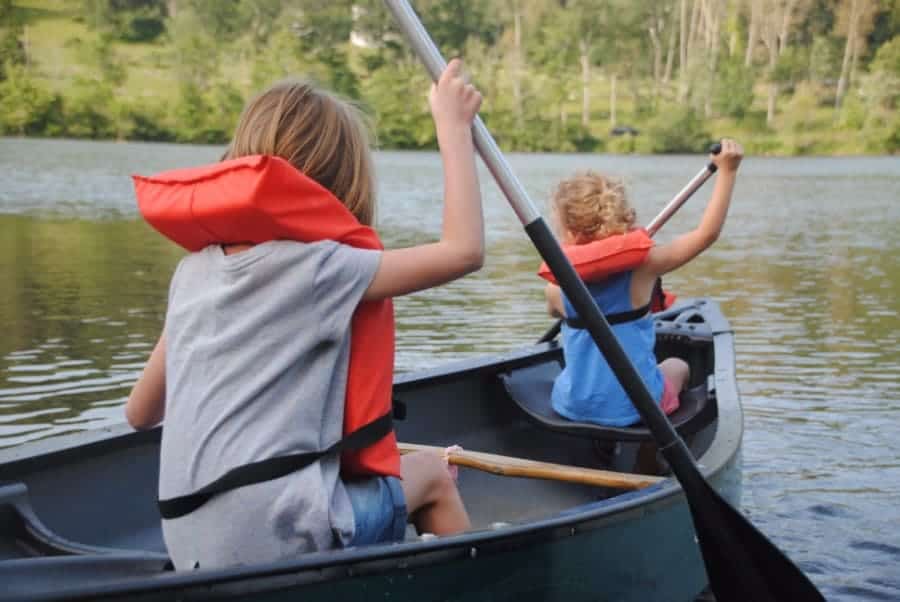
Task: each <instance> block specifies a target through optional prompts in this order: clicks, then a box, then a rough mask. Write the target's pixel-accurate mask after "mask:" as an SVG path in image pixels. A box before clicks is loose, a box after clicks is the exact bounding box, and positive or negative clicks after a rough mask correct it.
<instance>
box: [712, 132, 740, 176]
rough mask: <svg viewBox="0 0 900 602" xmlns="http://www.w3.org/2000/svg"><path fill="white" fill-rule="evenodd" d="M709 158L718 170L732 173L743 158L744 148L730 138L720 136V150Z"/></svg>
mask: <svg viewBox="0 0 900 602" xmlns="http://www.w3.org/2000/svg"><path fill="white" fill-rule="evenodd" d="M710 158H711V159H712V162H713V163H715V165H716V167H718V168H719V170H720V171H724V172H730V173H734V172H736V171H737V168H738V166H740V164H741V159H743V158H744V148H743V147H742V146H741V145H740V144H738V143H737V142H735V141H734V140H731V139H730V138H722V150H721V151H719V154H718V155H711V157H710Z"/></svg>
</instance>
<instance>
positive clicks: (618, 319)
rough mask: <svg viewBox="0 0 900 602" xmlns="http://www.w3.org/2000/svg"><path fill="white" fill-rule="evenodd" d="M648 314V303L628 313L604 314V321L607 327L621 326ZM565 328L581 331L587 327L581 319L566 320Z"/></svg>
mask: <svg viewBox="0 0 900 602" xmlns="http://www.w3.org/2000/svg"><path fill="white" fill-rule="evenodd" d="M648 313H650V304H649V303H648V304H647V305H642V306H641V307H638V308H637V309H632V310H630V311H620V312H616V313H614V314H604V317H605V318H606V321H607V322H608V323H609V325H610V326H612V325H613V324H623V323H625V322H633V321H635V320H640V319H641V318H643V317H644V316H646V315H647V314H648ZM566 326H568V327H569V328H580V329H582V330H583V329H585V328H587V325H586V324H585V323H584V320H582V319H581V318H566Z"/></svg>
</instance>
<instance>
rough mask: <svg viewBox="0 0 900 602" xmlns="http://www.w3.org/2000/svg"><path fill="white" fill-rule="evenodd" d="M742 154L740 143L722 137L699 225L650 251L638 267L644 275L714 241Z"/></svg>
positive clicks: (666, 267)
mask: <svg viewBox="0 0 900 602" xmlns="http://www.w3.org/2000/svg"><path fill="white" fill-rule="evenodd" d="M743 156H744V150H743V149H742V148H741V145H740V144H738V143H737V142H735V141H734V140H729V139H724V140H722V151H721V152H720V153H719V154H718V155H712V161H713V163H715V164H716V166H717V167H718V176H716V185H715V187H714V188H713V193H712V198H711V199H710V201H709V204H708V205H707V206H706V210H705V211H704V212H703V217H702V218H701V219H700V224H699V225H698V226H697V227H696V228H695V229H693V230H691V231H690V232H688V233H687V234H683V235H681V236H679V237H678V238H676V239H675V240H673V241H672V242H670V243H668V244H665V245H659V246H656V247H653V248H652V249H651V250H650V255H649V257H648V258H647V261H646V262H645V263H644V265H642V266H641V268H640V271H641V272H643V273H645V274H646V275H647V276H648V278H650V279H655V278H656V277H657V276H661V275H662V274H666V273H668V272H671V271H672V270H675V269H677V268H680V267H681V266H683V265H684V264H686V263H687V262H689V261H690V260H692V259H693V258H694V257H696V256H697V255H699V254H700V253H702V252H703V251H705V250H706V249H708V248H709V247H710V246H711V245H712V244H713V243H714V242H716V240H717V239H718V238H719V234H720V233H721V232H722V226H723V225H724V223H725V217H726V215H727V214H728V206H729V204H730V203H731V193H732V191H733V190H734V180H735V177H736V175H737V169H738V166H739V165H740V164H741V159H743Z"/></svg>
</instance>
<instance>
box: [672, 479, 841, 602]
mask: <svg viewBox="0 0 900 602" xmlns="http://www.w3.org/2000/svg"><path fill="white" fill-rule="evenodd" d="M694 487H695V490H694V494H695V495H691V496H689V497H688V504H689V505H690V508H691V515H692V516H693V518H694V530H695V531H696V532H697V539H698V541H699V543H700V550H701V552H702V553H703V562H704V563H705V564H706V573H707V576H708V577H709V584H710V588H711V589H712V591H713V594H715V596H716V600H717V602H744V601H746V602H824V600H825V597H824V596H823V595H822V594H821V592H819V590H818V589H816V586H815V585H813V584H812V582H811V581H810V580H809V578H808V577H807V576H806V575H804V574H803V571H801V570H800V569H799V568H797V566H796V565H795V564H794V563H793V562H791V560H790V559H789V558H788V557H787V556H785V555H784V553H783V552H782V551H781V550H779V549H778V548H777V547H776V546H775V544H773V543H772V542H771V541H769V539H768V538H767V537H766V536H765V535H763V534H762V533H761V532H760V531H759V530H758V529H757V528H756V527H754V526H753V525H752V524H750V521H748V520H747V519H746V518H745V517H744V515H743V514H741V513H740V512H739V511H737V510H735V509H734V508H733V507H732V506H731V504H729V503H728V502H726V501H725V500H724V499H722V497H721V496H720V495H719V494H718V493H717V492H716V491H715V490H714V489H713V488H712V487H710V485H709V484H708V483H707V482H706V481H705V480H703V479H700V480H699V481H698V482H697V483H694ZM696 488H701V489H705V491H702V492H698V491H697V490H696ZM697 493H699V495H697Z"/></svg>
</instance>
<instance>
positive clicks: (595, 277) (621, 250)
mask: <svg viewBox="0 0 900 602" xmlns="http://www.w3.org/2000/svg"><path fill="white" fill-rule="evenodd" d="M653 245H654V242H653V239H652V238H650V236H649V235H648V234H647V231H646V230H644V229H643V228H636V229H634V230H629V231H628V232H626V233H625V234H616V235H613V236H607V237H606V238H601V239H599V240H594V241H591V242H589V243H585V244H581V245H562V250H563V253H565V254H566V257H568V259H569V261H570V262H571V263H572V267H574V268H575V271H576V272H578V275H579V276H581V279H582V280H584V281H585V282H587V283H592V282H601V281H603V280H605V279H606V278H609V277H610V276H612V275H613V274H618V273H619V272H625V271H627V270H633V269H634V268H636V267H638V266H639V265H641V264H642V263H644V261H646V260H647V255H648V254H649V253H650V249H651V247H653ZM538 276H540V277H541V278H543V279H544V280H547V281H548V282H552V283H553V284H558V283H557V282H556V277H555V276H554V275H553V272H551V271H550V268H549V267H548V266H547V264H546V263H542V264H541V267H540V268H539V269H538ZM674 302H675V295H673V294H671V293H667V292H665V291H663V290H662V284H661V281H659V280H657V285H656V287H654V291H653V295H652V297H651V299H650V310H651V311H662V310H663V309H666V308H668V307H669V306H671V305H672V304H673V303H674Z"/></svg>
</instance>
